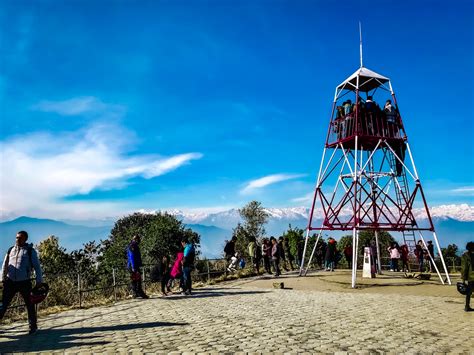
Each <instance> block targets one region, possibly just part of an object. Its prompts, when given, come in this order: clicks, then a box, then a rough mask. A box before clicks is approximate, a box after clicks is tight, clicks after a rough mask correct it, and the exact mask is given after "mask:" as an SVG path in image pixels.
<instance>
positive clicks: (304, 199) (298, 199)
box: [291, 192, 314, 203]
mask: <svg viewBox="0 0 474 355" xmlns="http://www.w3.org/2000/svg"><path fill="white" fill-rule="evenodd" d="M313 197H314V193H313V192H310V193H307V194H306V195H304V196H301V197H296V198H293V199H291V202H295V203H311V202H313Z"/></svg>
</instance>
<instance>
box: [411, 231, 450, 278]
mask: <svg viewBox="0 0 474 355" xmlns="http://www.w3.org/2000/svg"><path fill="white" fill-rule="evenodd" d="M418 233H419V234H420V239H421V241H422V242H423V245H424V247H425V249H426V250H428V245H427V244H426V242H425V238H423V234H421V232H418ZM438 251H439V252H440V253H441V250H439V249H438ZM428 256H429V257H430V261H431V263H432V264H433V266H434V268H435V270H436V273H437V274H438V277H439V279H440V281H441V283H442V284H443V285H444V280H443V278H442V277H441V273H440V272H439V270H438V267H437V266H436V264H435V262H434V260H433V258H432V257H431V254H430V253H428ZM441 257H442V256H441ZM443 265H444V263H443ZM445 267H446V266H445ZM450 282H451V280H450Z"/></svg>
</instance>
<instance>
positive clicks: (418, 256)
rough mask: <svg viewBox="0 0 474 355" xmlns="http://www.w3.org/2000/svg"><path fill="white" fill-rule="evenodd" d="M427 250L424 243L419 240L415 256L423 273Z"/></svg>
mask: <svg viewBox="0 0 474 355" xmlns="http://www.w3.org/2000/svg"><path fill="white" fill-rule="evenodd" d="M424 254H425V249H424V248H423V241H421V240H419V241H418V243H417V244H416V246H415V256H416V260H417V261H418V270H419V271H420V272H423V260H424V259H425V255H424Z"/></svg>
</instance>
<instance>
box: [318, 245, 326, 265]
mask: <svg viewBox="0 0 474 355" xmlns="http://www.w3.org/2000/svg"><path fill="white" fill-rule="evenodd" d="M326 249H327V243H326V242H325V241H322V240H320V241H319V242H318V245H317V246H316V264H318V266H319V268H320V269H323V268H324V269H325V268H326V261H325V260H324V259H325V256H326ZM323 261H324V263H323Z"/></svg>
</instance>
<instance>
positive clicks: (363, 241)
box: [351, 231, 395, 257]
mask: <svg viewBox="0 0 474 355" xmlns="http://www.w3.org/2000/svg"><path fill="white" fill-rule="evenodd" d="M378 234H379V235H378V239H379V245H380V256H381V257H388V256H389V253H388V251H387V248H388V247H389V246H390V244H392V243H393V242H395V239H394V238H393V237H392V235H391V234H390V233H388V232H386V231H379V232H378ZM351 238H352V236H351ZM372 240H375V232H374V231H361V232H359V248H358V255H363V252H364V247H366V246H369V245H370V242H371V241H372Z"/></svg>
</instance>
